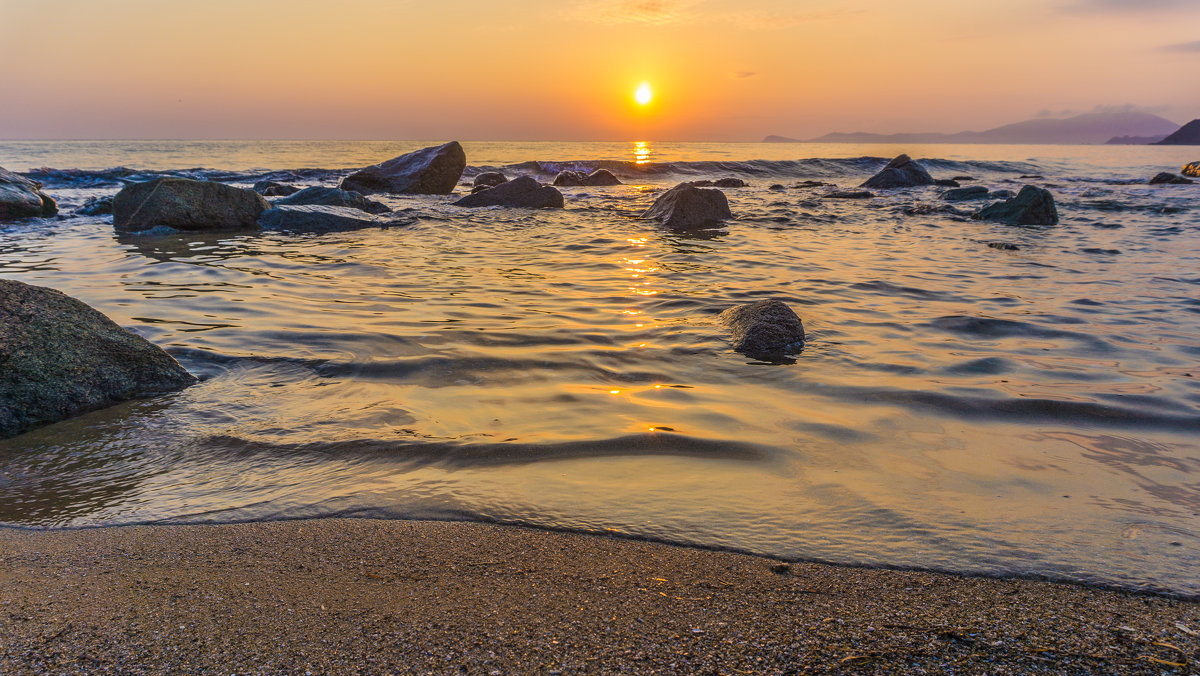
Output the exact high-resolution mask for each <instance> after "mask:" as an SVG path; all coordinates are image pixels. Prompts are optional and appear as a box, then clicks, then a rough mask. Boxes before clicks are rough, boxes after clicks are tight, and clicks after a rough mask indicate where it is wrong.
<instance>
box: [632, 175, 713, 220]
mask: <svg viewBox="0 0 1200 676" xmlns="http://www.w3.org/2000/svg"><path fill="white" fill-rule="evenodd" d="M642 218H650V219H654V220H658V221H662V224H663V225H665V226H667V227H668V228H680V229H685V228H701V227H704V226H710V225H716V224H717V223H719V222H721V221H724V220H727V219H730V218H733V213H732V212H731V211H729V200H728V199H726V198H725V193H723V192H721V191H720V190H716V189H714V188H697V187H695V186H694V185H691V184H689V183H680V184H679V185H677V186H675V187H674V188H671V189H670V190H668V191H666V192H665V193H663V194H662V195H659V197H658V199H656V200H654V204H653V205H652V206H651V207H650V208H649V209H647V210H646V211H645V212H644V213H642Z"/></svg>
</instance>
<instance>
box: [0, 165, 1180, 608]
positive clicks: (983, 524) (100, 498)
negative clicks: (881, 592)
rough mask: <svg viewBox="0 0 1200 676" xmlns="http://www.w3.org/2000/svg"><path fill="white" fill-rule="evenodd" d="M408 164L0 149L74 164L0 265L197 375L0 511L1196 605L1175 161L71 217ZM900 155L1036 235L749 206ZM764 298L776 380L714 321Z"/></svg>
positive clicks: (799, 173)
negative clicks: (622, 544) (293, 209)
mask: <svg viewBox="0 0 1200 676" xmlns="http://www.w3.org/2000/svg"><path fill="white" fill-rule="evenodd" d="M420 145H422V144H417V143H363V142H356V143H343V142H319V143H299V142H292V143H289V142H270V143H249V142H128V143H127V142H24V143H7V142H6V143H0V165H4V166H6V167H7V168H9V169H16V170H22V171H28V170H31V169H34V168H37V167H44V166H51V167H58V168H59V169H62V168H63V167H75V168H79V169H81V170H83V171H77V172H63V171H52V170H39V171H35V172H32V173H31V175H32V176H34V177H35V178H38V180H41V181H43V182H44V183H45V184H46V191H47V192H49V193H50V194H51V195H53V196H55V197H57V198H59V201H60V204H61V205H62V206H63V211H64V214H66V215H67V217H65V218H62V219H47V220H33V221H25V222H21V223H16V224H6V225H2V226H0V275H2V276H4V277H8V278H15V279H20V280H22V281H26V282H30V283H33V284H39V285H44V286H51V287H54V288H58V289H60V290H62V291H64V292H66V293H68V294H70V295H73V296H75V297H77V298H80V299H81V300H84V301H86V302H88V303H90V304H91V305H93V306H95V307H97V308H98V309H100V310H102V311H103V312H105V313H106V314H108V315H109V316H110V317H112V318H113V319H114V320H116V321H117V322H118V323H120V324H121V325H123V326H127V327H129V328H130V329H132V330H134V331H136V332H138V333H140V334H142V335H144V336H146V337H147V338H149V339H150V340H152V341H153V342H155V343H157V344H159V345H161V346H163V347H165V348H167V349H168V350H169V351H171V353H172V354H174V355H175V356H176V358H178V359H179V360H180V362H181V363H182V364H183V365H184V366H185V367H186V368H188V369H189V370H190V371H192V372H193V373H196V374H197V375H199V376H201V377H202V378H203V382H201V383H200V384H199V385H196V386H194V387H192V388H189V389H187V390H185V391H183V392H180V393H177V394H174V395H170V396H166V397H160V398H156V399H150V400H141V401H135V402H129V403H126V404H123V405H120V406H117V407H114V408H111V409H107V410H104V411H98V412H95V413H92V414H88V415H85V416H82V417H79V418H76V419H73V420H69V421H66V422H63V423H59V424H56V425H51V426H48V427H45V428H42V429H39V430H36V431H33V432H30V433H28V434H25V435H22V436H20V437H17V438H14V439H10V440H6V441H0V523H3V524H7V525H12V526H24V527H60V526H87V525H100V524H126V523H150V522H227V521H239V520H250V519H273V518H290V517H303V516H323V515H364V516H382V517H389V518H405V517H433V518H480V519H494V520H499V521H506V522H519V523H527V524H535V525H542V526H551V527H559V528H569V529H580V530H614V531H619V532H621V533H626V534H629V535H633V536H639V537H653V538H660V539H665V540H669V541H675V542H685V543H697V544H703V545H710V546H721V547H732V548H737V549H743V550H749V551H754V552H758V553H763V554H771V555H776V556H784V557H798V558H811V559H818V560H825V561H835V562H843V563H862V564H877V565H897V566H919V567H926V568H938V569H945V570H952V571H962V572H977V573H990V574H1034V575H1046V576H1051V577H1055V578H1058V579H1068V580H1079V581H1086V582H1095V583H1102V584H1111V585H1118V586H1124V587H1130V588H1136V589H1155V590H1166V591H1171V592H1175V593H1181V594H1191V595H1195V594H1200V580H1197V579H1196V576H1195V573H1194V570H1195V568H1196V566H1197V564H1200V518H1198V517H1200V433H1198V430H1200V300H1197V299H1198V298H1200V264H1198V263H1200V209H1198V207H1197V198H1198V197H1200V185H1195V186H1161V187H1160V186H1148V185H1145V184H1144V180H1145V179H1146V178H1147V177H1149V176H1152V175H1154V173H1157V172H1158V171H1161V170H1177V169H1178V167H1179V166H1180V165H1182V164H1183V163H1185V162H1187V161H1194V160H1195V159H1200V158H1196V157H1191V156H1190V154H1189V153H1191V152H1192V151H1190V150H1188V149H1186V148H1185V149H1182V150H1181V149H1179V148H1148V147H1048V146H1040V147H1039V146H1023V147H1022V146H924V147H914V148H891V147H884V146H853V145H819V146H818V145H805V144H780V145H771V144H649V145H648V146H644V147H642V148H641V149H638V148H636V147H635V146H634V145H633V144H512V143H509V144H500V143H487V144H465V145H466V149H467V153H468V161H469V162H470V163H471V165H472V167H471V168H469V170H468V175H473V174H474V173H476V172H477V171H479V170H481V169H482V168H484V167H504V168H506V171H507V172H508V173H509V174H510V175H512V174H514V173H534V174H535V175H537V176H538V177H539V178H542V179H543V180H546V179H548V178H549V177H550V176H552V175H553V172H554V171H557V170H558V169H559V168H563V167H568V166H578V167H584V168H590V167H593V166H607V167H610V168H612V169H613V170H614V171H616V172H617V173H618V175H619V176H621V177H622V179H623V180H625V181H626V183H627V184H626V185H623V186H618V187H615V188H570V189H564V193H565V195H566V198H567V209H565V210H563V211H553V210H552V211H545V210H538V211H527V210H506V209H481V210H465V209H460V208H457V207H452V206H449V201H451V199H450V198H446V197H399V196H397V197H387V198H384V201H386V202H388V203H389V204H390V205H391V206H393V207H394V208H396V209H397V210H398V212H399V213H398V214H397V216H398V217H399V218H398V225H397V226H396V227H392V228H388V229H375V230H365V231H358V232H352V233H344V234H332V235H323V236H294V235H284V234H278V233H275V234H261V235H258V234H255V235H222V236H202V237H182V236H180V237H159V238H146V237H126V236H121V237H116V236H115V235H114V232H113V229H112V226H111V219H110V218H109V217H72V216H70V213H71V210H72V209H73V208H74V207H75V206H78V205H79V204H81V203H82V201H83V200H84V199H85V198H86V197H88V196H91V195H100V194H111V193H113V192H115V191H116V190H117V189H118V188H119V186H120V185H121V182H122V181H128V180H136V179H140V178H145V177H148V176H149V175H151V173H148V170H154V171H167V170H169V171H173V172H177V173H183V174H185V175H198V176H203V177H209V178H217V179H221V180H228V181H231V182H235V183H249V182H252V181H254V180H256V179H258V178H260V177H263V176H272V177H276V178H279V177H286V174H287V171H286V170H289V169H298V168H303V167H322V168H323V169H317V170H312V171H306V172H296V174H295V176H294V177H292V178H291V180H293V181H294V182H297V183H312V184H317V183H321V184H332V183H333V182H335V181H336V179H337V177H338V176H339V175H340V174H341V173H343V172H342V171H341V169H343V168H346V167H353V166H360V165H362V164H365V163H369V162H377V161H380V160H382V159H386V158H387V157H391V156H392V155H395V154H398V153H399V152H404V151H405V150H410V149H412V148H415V147H418V146H420ZM900 150H907V151H908V152H910V153H911V154H913V156H914V157H923V158H926V159H925V160H923V162H925V163H926V165H927V166H928V167H929V168H930V169H931V171H932V173H934V175H935V176H938V177H950V176H953V175H961V174H970V175H972V176H974V177H975V178H976V179H978V180H977V181H976V182H975V183H973V184H983V185H987V186H989V187H992V188H994V189H1001V188H1008V189H1013V190H1015V189H1019V187H1020V186H1021V185H1023V184H1025V183H1035V184H1038V185H1043V186H1045V187H1048V188H1049V189H1050V190H1052V191H1053V192H1054V194H1055V195H1056V198H1057V199H1058V204H1059V211H1060V214H1061V216H1062V218H1063V222H1062V224H1061V225H1059V226H1056V227H1038V228H1033V227H1031V228H1014V227H1008V226H1003V225H996V224H989V223H982V222H976V221H971V220H968V219H965V218H963V217H961V216H958V215H955V214H951V213H945V212H939V211H936V210H935V209H936V207H938V206H941V205H942V204H944V203H942V202H939V201H938V200H937V199H936V196H937V189H933V188H929V189H920V190H913V191H894V192H891V191H884V192H881V193H880V196H879V197H878V198H876V199H873V200H865V201H860V200H832V199H831V200H822V199H820V198H819V196H820V195H821V194H822V192H823V191H824V190H825V189H824V188H822V187H804V188H791V187H789V188H787V189H785V190H783V191H773V190H769V189H768V188H769V186H770V185H771V184H774V183H780V184H783V185H785V186H791V185H793V184H796V183H797V182H798V181H801V180H808V179H815V180H821V181H828V182H831V183H836V184H838V185H839V186H842V187H850V186H854V185H857V184H858V183H860V182H861V181H862V180H863V179H865V178H866V177H867V176H869V175H870V174H871V173H873V172H874V171H875V170H877V169H878V168H880V167H881V166H882V165H883V164H884V162H886V160H887V159H888V158H889V157H890V156H891V155H894V154H896V152H899V151H900ZM635 153H640V155H641V156H642V157H641V159H643V160H648V161H647V162H645V163H643V164H637V163H636V161H637V159H636V157H637V155H636V154H635ZM801 158H821V159H808V160H801ZM535 160H540V161H542V162H541V164H538V163H535V162H534V161H535ZM749 160H759V161H755V162H751V161H749ZM114 166H126V167H133V169H131V170H126V171H100V170H106V169H109V168H111V167H114ZM195 167H215V168H216V170H215V171H213V170H197V169H195ZM1028 174H1038V175H1042V176H1044V177H1045V178H1043V179H1023V178H1021V176H1022V175H1028ZM727 175H732V176H739V177H741V178H744V179H746V180H747V181H749V182H750V183H751V187H749V188H743V189H731V190H726V193H727V195H728V196H729V198H730V202H731V207H732V209H733V212H734V214H735V215H736V216H737V217H738V218H737V220H735V221H733V222H730V223H729V224H728V225H727V226H726V227H725V228H723V229H720V230H712V231H703V232H693V233H678V232H671V231H665V230H663V229H661V228H659V227H657V226H656V225H655V224H653V223H650V222H646V221H641V220H638V219H637V218H636V217H637V215H638V214H639V213H640V212H641V211H642V210H643V209H645V208H646V207H647V206H649V204H650V203H651V202H652V201H653V199H654V196H655V194H656V193H657V192H658V191H660V190H662V189H664V188H666V187H670V186H671V185H674V183H676V182H677V181H679V180H683V179H690V178H695V177H720V176H727ZM958 206H960V207H961V208H963V209H970V208H971V207H973V206H978V203H959V205H958ZM993 242H1005V243H1009V244H1014V245H1016V246H1017V247H1019V248H1018V249H1017V250H999V249H995V248H991V247H989V246H988V243H993ZM762 298H782V299H785V300H786V301H788V302H789V304H791V305H792V307H793V308H795V309H796V310H797V312H798V313H799V314H800V315H801V316H802V317H803V319H804V322H805V327H806V330H807V332H808V334H809V339H808V341H807V343H806V344H805V346H804V349H803V351H802V352H800V353H799V354H796V355H793V356H792V358H791V359H789V360H786V363H775V364H768V363H761V362H756V361H754V360H752V359H749V358H747V357H744V356H742V355H739V354H736V353H734V352H732V351H731V350H730V349H729V346H728V343H727V338H726V336H725V334H724V331H723V330H722V328H721V327H720V326H719V325H718V324H717V323H716V321H715V315H716V314H717V313H718V312H720V311H721V310H722V309H724V308H726V307H729V306H730V305H733V304H735V303H742V302H749V301H753V300H758V299H762Z"/></svg>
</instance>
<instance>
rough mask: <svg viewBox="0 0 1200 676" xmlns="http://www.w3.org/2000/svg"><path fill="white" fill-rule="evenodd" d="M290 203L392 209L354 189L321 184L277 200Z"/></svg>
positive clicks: (373, 210)
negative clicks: (326, 186) (328, 186)
mask: <svg viewBox="0 0 1200 676" xmlns="http://www.w3.org/2000/svg"><path fill="white" fill-rule="evenodd" d="M290 205H320V206H326V207H350V208H351V209H361V210H362V211H365V212H367V213H369V214H386V213H388V212H389V211H391V209H389V208H388V206H387V205H386V204H381V203H380V202H376V201H375V200H373V199H370V198H367V197H363V196H362V195H361V194H360V193H356V192H354V191H352V190H342V189H341V188H325V187H322V186H319V185H315V186H312V187H311V188H305V189H304V190H301V191H300V192H298V193H294V194H291V195H288V196H287V197H284V198H283V199H278V200H275V206H290Z"/></svg>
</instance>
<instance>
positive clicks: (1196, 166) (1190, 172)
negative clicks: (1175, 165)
mask: <svg viewBox="0 0 1200 676" xmlns="http://www.w3.org/2000/svg"><path fill="white" fill-rule="evenodd" d="M1179 173H1181V174H1183V175H1184V176H1191V177H1192V178H1200V162H1192V163H1191V164H1185V165H1183V169H1180V170H1179Z"/></svg>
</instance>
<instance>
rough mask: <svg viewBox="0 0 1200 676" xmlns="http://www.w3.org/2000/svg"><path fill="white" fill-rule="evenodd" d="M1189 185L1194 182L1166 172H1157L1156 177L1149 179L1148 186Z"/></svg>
mask: <svg viewBox="0 0 1200 676" xmlns="http://www.w3.org/2000/svg"><path fill="white" fill-rule="evenodd" d="M1189 183H1194V181H1192V179H1190V178H1184V177H1182V176H1180V175H1178V174H1172V173H1170V172H1166V171H1163V172H1159V173H1158V175H1157V176H1155V177H1154V178H1152V179H1150V185H1186V184H1189Z"/></svg>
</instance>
